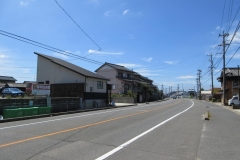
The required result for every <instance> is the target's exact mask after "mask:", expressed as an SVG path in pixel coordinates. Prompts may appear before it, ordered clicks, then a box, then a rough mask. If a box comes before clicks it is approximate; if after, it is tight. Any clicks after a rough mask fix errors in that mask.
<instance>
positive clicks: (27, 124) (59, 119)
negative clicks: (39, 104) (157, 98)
mask: <svg viewBox="0 0 240 160" xmlns="http://www.w3.org/2000/svg"><path fill="white" fill-rule="evenodd" d="M164 103H166V101H165V102H163V103H161V104H164ZM154 104H155V103H154ZM154 104H153V105H154ZM153 105H151V104H150V105H143V106H136V107H131V108H123V109H116V110H113V111H104V112H98V113H91V114H85V115H79V116H73V117H66V118H58V119H53V120H47V121H41V122H34V123H26V124H20V125H15V126H8V127H2V128H0V130H3V129H10V128H17V127H24V126H30V125H36V124H42V123H48V122H55V121H61V120H67V119H74V118H80V117H86V116H93V115H98V114H103V113H111V112H117V111H123V110H128V109H134V108H143V107H149V106H153ZM113 109H114V108H113Z"/></svg>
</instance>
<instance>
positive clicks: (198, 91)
mask: <svg viewBox="0 0 240 160" xmlns="http://www.w3.org/2000/svg"><path fill="white" fill-rule="evenodd" d="M196 82H197V91H196V94H197V96H196V99H197V97H198V93H199V80H198V78H196ZM194 90H195V87H194Z"/></svg>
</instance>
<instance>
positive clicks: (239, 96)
mask: <svg viewBox="0 0 240 160" xmlns="http://www.w3.org/2000/svg"><path fill="white" fill-rule="evenodd" d="M238 100H240V86H239V65H238Z"/></svg>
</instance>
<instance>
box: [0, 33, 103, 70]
mask: <svg viewBox="0 0 240 160" xmlns="http://www.w3.org/2000/svg"><path fill="white" fill-rule="evenodd" d="M1 32H3V33H1ZM0 34H1V35H4V36H7V37H9V38H13V39H16V40H19V41H22V42H25V43H28V44H31V45H34V46H37V47H40V48H43V49H46V50H49V51H53V52H57V53H59V54H62V55H66V56H69V57H73V58H76V59H80V60H83V61H87V62H90V63H94V64H98V65H102V64H103V63H102V62H99V61H96V60H92V59H88V58H85V57H82V56H79V55H76V54H73V53H71V52H67V51H63V50H61V49H57V48H55V47H51V46H49V45H45V44H43V43H40V42H37V41H34V40H31V39H28V38H25V37H22V36H19V35H16V34H13V33H9V32H6V31H3V30H0ZM16 37H17V38H16Z"/></svg>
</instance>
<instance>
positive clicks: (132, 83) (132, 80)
mask: <svg viewBox="0 0 240 160" xmlns="http://www.w3.org/2000/svg"><path fill="white" fill-rule="evenodd" d="M131 81H132V87H131V89H132V96H133V69H132V75H131Z"/></svg>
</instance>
